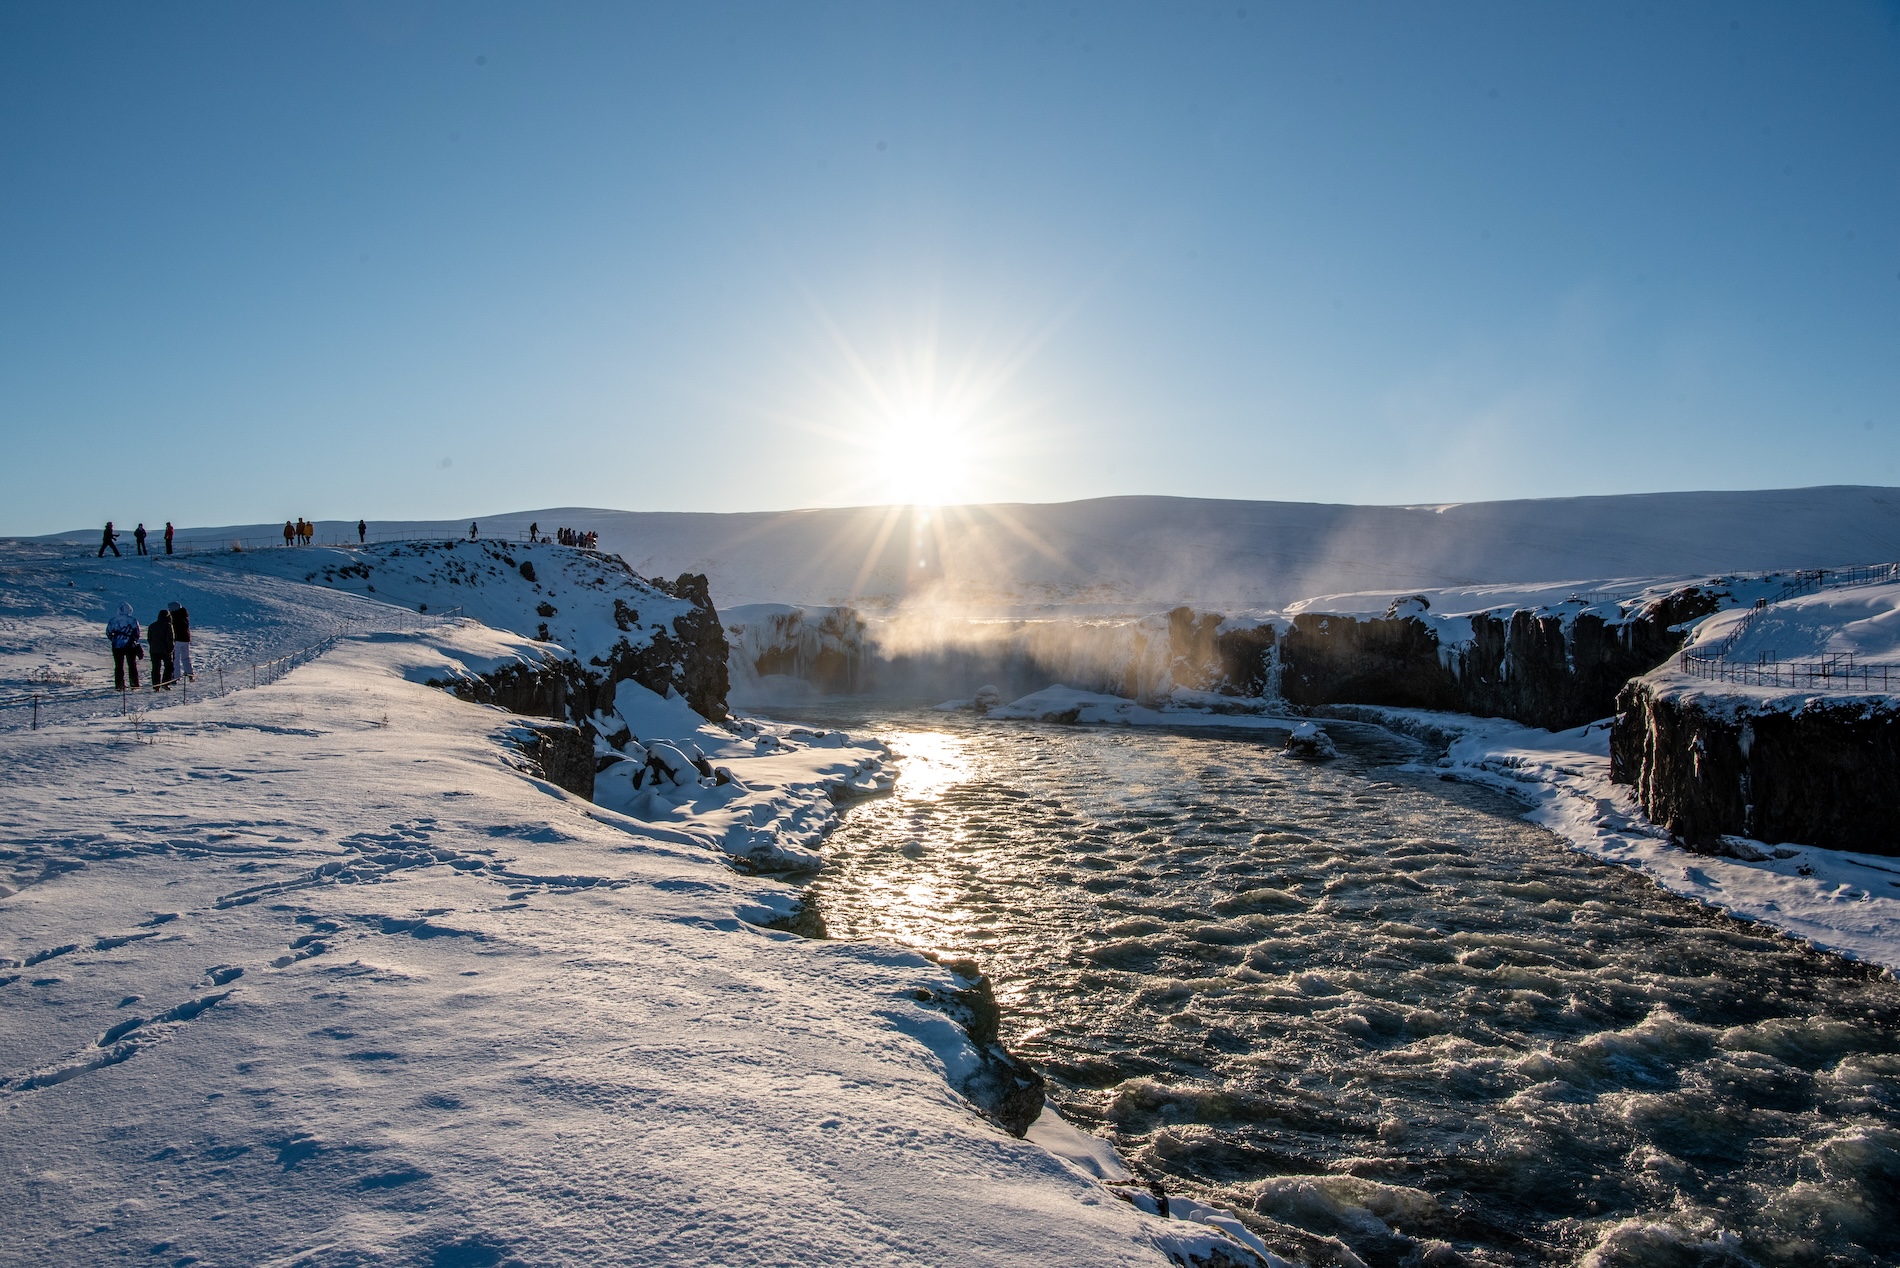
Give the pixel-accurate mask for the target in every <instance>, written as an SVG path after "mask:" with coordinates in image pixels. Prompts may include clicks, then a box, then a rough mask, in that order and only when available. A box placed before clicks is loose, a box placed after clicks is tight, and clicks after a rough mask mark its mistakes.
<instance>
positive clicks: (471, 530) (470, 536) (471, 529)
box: [468, 520, 475, 541]
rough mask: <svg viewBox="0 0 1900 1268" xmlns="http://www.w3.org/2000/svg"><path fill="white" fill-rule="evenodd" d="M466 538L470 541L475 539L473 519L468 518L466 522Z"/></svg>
mask: <svg viewBox="0 0 1900 1268" xmlns="http://www.w3.org/2000/svg"><path fill="white" fill-rule="evenodd" d="M468 539H469V540H470V541H474V540H475V521H474V520H470V521H469V522H468Z"/></svg>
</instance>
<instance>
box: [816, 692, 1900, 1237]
mask: <svg viewBox="0 0 1900 1268" xmlns="http://www.w3.org/2000/svg"><path fill="white" fill-rule="evenodd" d="M807 720H812V721H823V722H826V723H829V724H833V725H847V726H852V727H856V728H861V729H868V730H871V731H874V732H876V733H877V734H880V735H881V736H883V737H884V738H885V739H886V741H887V742H889V743H890V744H891V745H892V746H893V748H894V749H896V750H897V751H898V752H899V753H900V754H901V755H902V756H903V758H904V762H903V766H902V777H901V779H900V781H899V785H898V792H897V794H896V795H895V796H893V797H891V798H888V799H884V800H879V801H874V802H868V803H865V804H862V805H859V806H857V807H855V808H853V809H852V810H851V811H850V812H849V813H848V814H847V815H846V817H845V822H844V824H843V826H842V827H841V828H840V829H839V830H838V832H837V833H836V834H835V835H834V836H833V837H832V838H831V841H830V843H829V845H828V847H827V855H828V859H829V862H828V865H827V868H826V870H825V871H824V872H822V873H820V874H819V876H818V878H817V879H816V880H815V882H814V883H813V885H812V886H811V890H810V900H811V902H812V903H813V905H815V906H816V908H817V909H818V910H819V912H820V913H821V914H822V915H823V917H824V919H825V921H826V922H827V924H828V925H829V928H830V931H831V936H833V937H847V938H878V939H884V940H891V941H897V942H902V943H907V944H910V945H914V946H917V947H919V948H923V949H927V950H931V951H935V952H940V953H944V954H953V955H967V956H972V957H974V958H976V959H977V960H978V961H979V962H980V963H981V964H982V965H983V967H984V969H985V970H986V971H987V972H988V973H989V974H990V976H991V978H992V979H993V980H994V982H995V984H996V989H997V994H998V997H999V999H1000V1000H1001V1002H1002V1005H1003V1010H1004V1036H1003V1037H1004V1041H1005V1043H1007V1044H1008V1045H1009V1046H1010V1047H1011V1048H1012V1049H1013V1050H1014V1051H1015V1052H1017V1053H1018V1054H1019V1055H1021V1056H1023V1057H1025V1058H1027V1059H1029V1060H1030V1061H1033V1062H1035V1063H1036V1064H1037V1065H1038V1066H1040V1067H1041V1068H1042V1069H1043V1070H1044V1072H1045V1073H1046V1074H1047V1075H1048V1077H1049V1099H1050V1101H1051V1102H1052V1103H1053V1104H1055V1105H1056V1106H1057V1107H1058V1108H1059V1109H1060V1110H1061V1111H1062V1113H1063V1114H1064V1115H1065V1116H1067V1117H1069V1118H1070V1119H1071V1120H1073V1121H1076V1122H1078V1123H1080V1124H1082V1125H1084V1126H1086V1127H1088V1128H1090V1129H1092V1130H1094V1131H1097V1132H1100V1133H1102V1134H1104V1135H1106V1136H1109V1137H1110V1138H1112V1139H1113V1140H1114V1141H1115V1142H1116V1143H1117V1145H1118V1146H1119V1147H1120V1148H1121V1150H1122V1152H1123V1153H1124V1155H1125V1156H1126V1157H1128V1159H1129V1160H1130V1162H1131V1163H1132V1164H1133V1165H1134V1166H1135V1167H1136V1168H1137V1169H1138V1171H1140V1172H1141V1173H1142V1175H1143V1176H1144V1177H1146V1178H1150V1179H1153V1180H1156V1181H1158V1182H1159V1183H1160V1184H1161V1185H1162V1186H1163V1187H1164V1188H1166V1189H1167V1190H1170V1191H1176V1192H1186V1193H1190V1194H1192V1195H1194V1196H1196V1197H1199V1198H1202V1199H1203V1200H1212V1201H1217V1202H1219V1203H1221V1204H1224V1205H1226V1206H1228V1207H1230V1208H1231V1209H1233V1210H1234V1211H1235V1212H1236V1213H1238V1214H1240V1215H1241V1216H1242V1217H1243V1218H1244V1219H1245V1220H1246V1221H1247V1222H1248V1223H1249V1224H1250V1225H1251V1226H1252V1227H1253V1228H1254V1229H1256V1230H1257V1231H1258V1232H1259V1233H1260V1234H1261V1235H1262V1237H1263V1238H1264V1239H1265V1240H1266V1241H1267V1242H1268V1244H1269V1245H1271V1246H1273V1247H1274V1248H1275V1249H1276V1250H1277V1251H1278V1252H1279V1253H1281V1254H1283V1255H1286V1256H1288V1257H1289V1258H1292V1259H1295V1260H1296V1261H1299V1262H1305V1263H1311V1264H1326V1263H1335V1264H1352V1263H1356V1262H1364V1263H1366V1264H1370V1265H1386V1264H1456V1263H1470V1264H1544V1263H1580V1262H1581V1263H1594V1264H1672V1265H1673V1264H1684V1265H1687V1264H1711V1265H1713V1264H1745V1263H1756V1264H1764V1265H1767V1264H1775V1265H1780V1264H1875V1263H1893V1262H1896V1258H1897V1257H1900V986H1896V983H1895V982H1894V981H1893V979H1892V978H1891V977H1890V976H1888V975H1885V974H1882V973H1878V972H1874V971H1871V970H1868V969H1865V968H1862V967H1859V966H1856V965H1853V964H1850V963H1847V962H1844V961H1842V960H1839V959H1837V958H1834V957H1830V956H1825V955H1821V954H1818V953H1815V952H1813V951H1810V950H1807V949H1805V948H1802V947H1800V946H1797V945H1795V944H1793V943H1791V942H1789V941H1787V940H1785V939H1780V938H1776V937H1774V936H1771V935H1769V934H1768V933H1766V932H1765V931H1762V930H1759V929H1757V928H1754V927H1751V926H1748V925H1745V924H1741V923H1739V922H1737V921H1734V920H1731V919H1728V918H1726V917H1723V916H1720V915H1717V914H1714V913H1712V912H1710V911H1707V910H1705V909H1703V908H1699V907H1696V906H1693V905H1690V904H1688V903H1685V902H1682V901H1680V900H1677V899H1674V898H1671V897H1670V896H1668V895H1666V894H1664V893H1662V892H1661V891H1659V890H1657V889H1656V888H1655V887H1654V886H1653V885H1651V884H1650V883H1649V882H1647V881H1646V880H1644V879H1642V878H1641V877H1639V876H1636V875H1633V874H1631V873H1628V872H1626V871H1623V870H1621V869H1617V868H1612V867H1608V866H1604V865H1599V864H1596V863H1593V862H1592V861H1590V860H1589V859H1587V858H1585V857H1583V856H1581V855H1578V854H1576V853H1573V852H1571V851H1569V850H1567V849H1565V848H1564V847H1563V845H1562V844H1561V843H1560V842H1559V841H1558V840H1557V839H1556V838H1554V837H1552V836H1550V835H1549V834H1547V833H1545V832H1543V831H1542V830H1540V829H1537V828H1534V827H1532V826H1530V825H1528V824H1526V823H1524V822H1523V821H1522V820H1521V819H1519V818H1518V814H1519V813H1520V810H1521V808H1520V807H1518V806H1517V805H1515V804H1514V803H1512V802H1510V801H1508V800H1507V799H1505V798H1503V797H1501V796H1499V795H1497V794H1494V793H1491V792H1489V791H1486V790H1483V789H1479V788H1474V787H1470V786H1467V785H1461V784H1454V783H1448V782H1444V781H1442V780H1440V779H1438V778H1436V777H1435V775H1433V774H1432V773H1431V772H1429V771H1425V770H1408V769H1405V767H1406V765H1407V764H1408V763H1409V761H1410V760H1411V759H1412V758H1413V756H1414V755H1415V753H1416V748H1415V746H1414V745H1413V744H1412V742H1411V741H1408V740H1401V739H1399V738H1397V737H1394V736H1390V735H1388V734H1387V733H1385V732H1383V731H1378V730H1375V729H1373V728H1347V727H1345V726H1334V727H1333V728H1332V731H1333V734H1334V736H1335V738H1336V739H1338V740H1339V741H1340V744H1341V757H1340V759H1339V760H1338V761H1336V762H1332V763H1329V764H1326V765H1319V766H1314V765H1305V764H1300V763H1295V762H1291V761H1287V760H1286V759H1284V758H1282V757H1281V756H1280V755H1279V754H1278V752H1277V751H1276V749H1277V745H1276V744H1275V743H1273V740H1274V739H1276V738H1277V737H1275V736H1272V735H1271V734H1266V735H1261V736H1259V737H1257V738H1254V737H1248V736H1241V737H1240V738H1235V736H1234V735H1233V734H1232V733H1227V734H1225V735H1212V734H1207V733H1202V734H1174V733H1162V732H1155V731H1147V730H1102V729H1085V728H1067V727H1057V726H1028V725H1019V724H999V723H984V722H978V721H976V720H975V719H973V718H969V717H967V716H965V717H958V716H952V715H943V714H935V713H927V712H917V711H903V710H893V709H886V710H881V711H878V710H864V709H859V710H855V711H845V710H832V711H829V712H827V713H824V714H808V715H807Z"/></svg>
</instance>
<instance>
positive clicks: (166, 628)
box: [145, 608, 178, 691]
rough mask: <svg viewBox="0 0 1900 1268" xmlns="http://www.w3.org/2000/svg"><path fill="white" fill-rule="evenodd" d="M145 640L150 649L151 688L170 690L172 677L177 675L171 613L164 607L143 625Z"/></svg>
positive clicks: (154, 689)
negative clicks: (173, 658)
mask: <svg viewBox="0 0 1900 1268" xmlns="http://www.w3.org/2000/svg"><path fill="white" fill-rule="evenodd" d="M145 642H146V645H147V646H148V647H150V648H151V649H152V690H153V691H157V690H159V689H160V688H164V689H165V690H167V691H169V690H171V685H172V679H174V678H176V677H177V676H178V667H177V664H176V663H175V662H174V661H173V660H172V650H173V647H174V646H175V644H174V642H173V640H172V614H171V613H170V612H167V611H166V610H165V609H164V608H160V609H159V610H158V615H157V616H155V617H153V618H152V623H151V624H150V625H148V626H146V627H145Z"/></svg>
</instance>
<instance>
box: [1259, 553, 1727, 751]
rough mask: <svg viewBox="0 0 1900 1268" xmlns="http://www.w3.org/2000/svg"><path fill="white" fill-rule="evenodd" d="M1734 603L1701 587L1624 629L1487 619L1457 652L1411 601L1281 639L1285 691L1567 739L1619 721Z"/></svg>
mask: <svg viewBox="0 0 1900 1268" xmlns="http://www.w3.org/2000/svg"><path fill="white" fill-rule="evenodd" d="M1722 597H1723V596H1722V593H1721V592H1720V591H1719V590H1713V589H1711V588H1709V587H1706V586H1689V587H1685V588H1683V589H1681V590H1678V591H1675V592H1673V593H1671V594H1669V595H1668V596H1666V597H1664V598H1662V599H1659V600H1657V601H1656V602H1654V603H1650V604H1648V605H1645V606H1644V607H1641V608H1639V609H1637V610H1635V611H1633V612H1630V613H1628V614H1627V615H1621V616H1618V617H1617V618H1616V619H1614V620H1610V619H1606V618H1605V616H1604V615H1603V614H1602V613H1601V612H1598V611H1591V610H1581V611H1578V610H1570V611H1564V610H1545V611H1533V610H1530V609H1518V610H1516V611H1513V612H1480V613H1477V614H1476V615H1474V616H1472V617H1471V618H1470V623H1471V638H1470V640H1469V641H1467V642H1463V643H1460V644H1457V645H1455V646H1451V647H1446V646H1443V645H1442V644H1441V643H1440V641H1439V634H1438V632H1437V630H1435V629H1434V628H1433V627H1432V626H1431V625H1430V624H1428V623H1427V622H1426V621H1425V620H1423V619H1422V618H1421V617H1420V615H1419V614H1418V613H1417V612H1416V611H1409V610H1406V605H1405V604H1403V603H1395V604H1394V605H1393V607H1394V610H1393V612H1392V614H1391V615H1388V616H1386V617H1375V618H1371V619H1368V620H1360V619H1357V618H1355V617H1350V616H1327V615H1323V614H1319V613H1302V614H1301V615H1299V616H1297V617H1295V618H1294V620H1293V624H1292V628H1291V629H1289V630H1288V631H1287V633H1286V636H1285V637H1284V638H1283V639H1282V640H1281V641H1280V645H1279V649H1278V650H1279V657H1280V665H1281V676H1280V692H1281V695H1282V696H1284V697H1285V699H1286V700H1287V702H1288V703H1289V704H1294V705H1301V706H1318V705H1338V704H1377V705H1392V706H1397V707H1400V708H1413V709H1443V710H1448V711H1451V712H1457V713H1474V714H1478V715H1480V716H1483V717H1503V718H1510V719H1511V720H1513V721H1515V722H1521V723H1523V724H1525V725H1526V726H1536V727H1544V728H1546V729H1548V730H1552V731H1562V730H1567V729H1569V728H1571V727H1576V726H1582V725H1583V724H1584V723H1586V722H1592V721H1595V720H1596V719H1598V718H1601V717H1605V716H1608V715H1609V714H1610V713H1612V712H1614V711H1615V710H1616V707H1617V703H1616V702H1617V693H1618V691H1620V690H1621V689H1622V687H1623V684H1624V683H1626V682H1628V681H1629V680H1630V679H1632V678H1634V677H1637V676H1638V675H1641V674H1645V673H1648V672H1649V671H1650V670H1652V669H1655V668H1656V667H1657V666H1658V665H1660V664H1662V663H1664V662H1665V661H1667V660H1668V659H1669V658H1670V657H1671V656H1672V655H1674V654H1675V652H1676V651H1677V649H1678V648H1680V647H1681V646H1682V642H1683V638H1684V635H1683V633H1682V628H1683V626H1684V625H1685V624H1686V623H1688V622H1692V621H1694V620H1696V619H1698V618H1700V617H1702V616H1706V615H1708V614H1709V613H1711V612H1713V611H1715V610H1716V609H1717V608H1718V607H1719V606H1720V605H1721V601H1722ZM1412 602H1414V603H1417V602H1419V601H1417V600H1413V601H1412ZM1579 606H1581V605H1579Z"/></svg>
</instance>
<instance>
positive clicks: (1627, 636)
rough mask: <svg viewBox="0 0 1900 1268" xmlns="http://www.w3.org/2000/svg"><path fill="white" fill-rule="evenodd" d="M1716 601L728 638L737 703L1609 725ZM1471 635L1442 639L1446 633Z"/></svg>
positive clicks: (781, 632)
mask: <svg viewBox="0 0 1900 1268" xmlns="http://www.w3.org/2000/svg"><path fill="white" fill-rule="evenodd" d="M1719 605H1720V594H1719V592H1716V591H1711V590H1709V589H1707V588H1705V587H1699V586H1698V587H1685V588H1683V589H1682V590H1679V591H1676V592H1674V593H1671V594H1670V595H1668V596H1667V597H1665V598H1661V599H1659V600H1656V601H1653V602H1649V603H1646V604H1643V605H1640V606H1633V607H1632V608H1631V609H1630V610H1629V611H1627V612H1625V611H1624V610H1622V609H1620V608H1618V607H1616V606H1615V605H1614V604H1608V605H1600V606H1599V607H1597V608H1586V606H1585V605H1583V604H1582V603H1575V604H1570V605H1558V606H1556V607H1553V608H1545V609H1519V610H1515V611H1513V610H1508V609H1504V610H1499V611H1496V612H1485V613H1479V614H1477V615H1475V616H1471V617H1469V618H1460V619H1459V620H1458V621H1456V622H1452V623H1446V622H1445V621H1443V620H1434V619H1431V618H1430V617H1429V612H1428V609H1427V608H1426V605H1425V602H1424V600H1423V599H1420V598H1408V599H1404V600H1399V601H1396V602H1395V603H1394V604H1393V608H1392V610H1391V611H1390V612H1389V613H1388V615H1386V616H1384V617H1371V618H1361V617H1356V616H1335V615H1328V614H1323V613H1301V614H1300V615H1298V616H1295V617H1293V618H1292V619H1291V620H1285V619H1281V620H1272V619H1256V618H1244V617H1243V618H1234V617H1226V616H1223V615H1222V614H1220V613H1216V612H1202V611H1197V610H1196V609H1194V608H1191V607H1177V608H1175V609H1173V610H1172V611H1169V612H1166V613H1159V614H1153V615H1147V616H1127V617H1119V618H1114V617H1091V618H1055V619H1040V620H1015V621H958V620H953V619H930V618H925V617H921V616H917V615H902V614H900V615H898V616H895V617H891V618H868V617H866V616H865V615H864V614H862V613H859V612H856V611H854V610H853V609H850V608H840V607H828V608H797V607H782V606H776V605H758V606H755V607H750V608H740V609H735V610H734V611H733V612H732V613H731V614H730V615H729V619H728V627H727V638H728V642H729V644H730V645H731V647H732V648H733V665H732V671H731V674H732V681H733V683H734V684H735V686H734V690H735V693H736V694H737V695H738V697H739V698H741V699H742V700H757V699H760V698H761V697H766V696H771V695H772V694H773V692H772V690H771V688H772V685H773V683H775V682H776V683H778V684H779V685H780V690H779V691H778V693H777V694H778V695H779V697H780V698H783V695H784V691H783V687H784V685H785V684H787V683H794V684H803V685H805V686H806V687H807V688H809V689H812V690H814V691H816V692H818V693H823V694H837V693H865V694H870V693H875V694H879V695H884V696H887V697H894V698H913V699H918V700H922V699H927V698H931V697H945V696H948V697H968V696H970V695H972V694H974V692H975V691H976V689H977V688H978V687H980V686H984V685H994V686H996V687H998V688H999V689H1000V690H1001V691H1002V692H1003V694H1004V695H1005V696H1008V697H1012V698H1013V697H1014V696H1017V695H1023V694H1027V693H1028V692H1031V691H1036V690H1039V689H1041V688H1043V687H1047V686H1050V685H1053V684H1056V683H1061V684H1064V685H1066V686H1070V687H1077V688H1081V689H1083V690H1087V691H1100V692H1106V693H1110V694H1114V695H1120V696H1126V697H1129V698H1131V699H1136V700H1157V699H1160V698H1163V697H1166V696H1169V695H1171V694H1173V693H1176V692H1181V691H1186V692H1200V693H1211V694H1215V695H1222V696H1235V697H1246V698H1263V697H1264V698H1269V699H1271V698H1276V697H1277V698H1280V699H1283V700H1284V701H1285V702H1286V703H1287V704H1289V705H1294V706H1311V705H1329V704H1381V705H1397V706H1404V707H1411V708H1422V709H1444V710H1450V711H1455V712H1463V713H1475V714H1481V715H1485V716H1491V717H1507V718H1511V719H1513V720H1515V721H1519V722H1523V723H1525V724H1527V725H1531V726H1541V727H1547V728H1550V729H1553V730H1562V729H1566V728H1569V727H1573V726H1580V725H1582V724H1583V723H1585V722H1590V721H1593V720H1595V719H1597V718H1601V717H1605V716H1607V715H1609V714H1610V713H1611V712H1613V711H1614V710H1615V708H1616V694H1617V692H1618V690H1619V689H1620V688H1621V687H1622V685H1623V684H1624V683H1625V682H1627V681H1628V680H1629V679H1630V678H1632V677H1635V676H1637V675H1639V674H1643V673H1646V672H1648V671H1649V670H1651V669H1654V668H1655V667H1656V666H1657V665H1658V664H1660V663H1662V662H1663V661H1665V660H1667V659H1668V658H1669V657H1670V656H1671V655H1673V654H1674V653H1675V651H1676V650H1677V648H1679V647H1680V646H1681V644H1682V634H1681V633H1680V629H1679V627H1680V626H1682V625H1683V624H1684V623H1685V622H1690V621H1693V620H1695V619H1696V618H1698V617H1701V616H1704V615H1707V614H1708V613H1710V612H1713V611H1714V610H1716V608H1717V607H1718V606H1719ZM1448 630H1452V631H1456V632H1457V633H1459V634H1467V633H1468V637H1463V638H1460V639H1459V641H1458V642H1456V643H1447V642H1446V641H1445V636H1446V631H1448Z"/></svg>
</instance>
